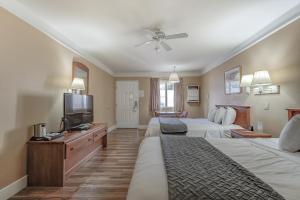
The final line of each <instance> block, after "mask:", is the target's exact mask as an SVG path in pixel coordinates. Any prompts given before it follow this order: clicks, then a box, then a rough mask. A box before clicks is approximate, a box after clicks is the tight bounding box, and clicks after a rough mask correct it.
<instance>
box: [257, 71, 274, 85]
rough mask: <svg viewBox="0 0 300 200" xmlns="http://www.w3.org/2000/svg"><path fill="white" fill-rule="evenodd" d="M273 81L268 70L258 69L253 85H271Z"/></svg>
mask: <svg viewBox="0 0 300 200" xmlns="http://www.w3.org/2000/svg"><path fill="white" fill-rule="evenodd" d="M271 84H272V81H271V78H270V75H269V72H268V71H257V72H255V73H254V77H253V81H252V85H253V86H256V85H271Z"/></svg>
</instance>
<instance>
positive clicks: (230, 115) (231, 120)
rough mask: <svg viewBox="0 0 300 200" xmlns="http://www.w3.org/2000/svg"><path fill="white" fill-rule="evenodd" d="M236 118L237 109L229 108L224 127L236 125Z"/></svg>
mask: <svg viewBox="0 0 300 200" xmlns="http://www.w3.org/2000/svg"><path fill="white" fill-rule="evenodd" d="M235 117H236V111H235V109H233V108H231V107H228V108H227V109H226V114H225V117H224V119H223V121H222V125H224V126H226V125H231V124H233V123H234V121H235Z"/></svg>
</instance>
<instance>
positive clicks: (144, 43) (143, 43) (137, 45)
mask: <svg viewBox="0 0 300 200" xmlns="http://www.w3.org/2000/svg"><path fill="white" fill-rule="evenodd" d="M151 42H153V40H148V41H146V42H142V43H139V44H136V45H134V47H140V46H143V45H147V44H150V43H151Z"/></svg>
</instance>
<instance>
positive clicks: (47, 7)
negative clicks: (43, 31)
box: [15, 0, 300, 74]
mask: <svg viewBox="0 0 300 200" xmlns="http://www.w3.org/2000/svg"><path fill="white" fill-rule="evenodd" d="M15 2H17V3H19V6H20V5H21V6H22V9H24V10H26V12H27V13H28V14H29V13H30V15H31V18H33V17H35V18H38V20H39V22H42V23H43V25H44V26H47V27H48V29H49V30H50V29H51V30H54V31H55V33H57V34H59V35H60V36H61V37H64V38H67V39H68V41H69V42H70V43H72V44H73V45H74V46H76V48H77V49H80V51H81V52H84V53H86V55H88V56H89V58H93V60H94V61H96V62H99V63H103V64H104V65H105V66H107V67H108V68H109V69H110V70H111V71H112V72H113V73H114V74H120V73H144V72H168V71H171V70H172V68H171V66H173V65H176V66H177V70H178V71H185V72H187V71H197V72H200V71H201V70H204V69H207V67H209V66H211V67H214V66H213V64H214V63H216V62H217V61H218V60H219V61H220V60H222V59H224V58H226V56H228V55H230V53H231V52H233V51H234V50H236V49H237V48H238V47H242V46H241V45H242V44H246V43H245V42H247V41H248V42H249V39H251V38H254V36H255V35H256V34H257V33H261V31H262V30H265V28H266V27H268V26H269V27H270V26H271V25H272V23H273V24H274V23H275V22H276V20H277V21H278V18H279V17H281V16H282V15H283V14H285V13H287V12H288V11H289V10H290V9H292V8H295V7H296V6H297V5H298V7H299V3H300V0H251V1H246V0H76V1H74V0H16V1H15ZM149 27H152V28H153V27H156V28H161V29H162V30H163V31H164V32H165V33H166V34H174V33H180V32H186V33H188V34H189V37H188V38H187V39H178V40H170V41H168V44H169V45H170V46H171V47H172V48H173V51H170V52H165V51H160V52H159V53H157V52H155V51H154V47H153V46H152V45H148V46H143V47H140V48H134V47H133V46H134V45H135V44H137V43H140V42H143V41H145V40H147V39H148V38H147V34H146V33H145V31H144V30H143V29H144V28H149ZM53 36H54V37H55V34H54V35H53ZM148 37H149V36H148Z"/></svg>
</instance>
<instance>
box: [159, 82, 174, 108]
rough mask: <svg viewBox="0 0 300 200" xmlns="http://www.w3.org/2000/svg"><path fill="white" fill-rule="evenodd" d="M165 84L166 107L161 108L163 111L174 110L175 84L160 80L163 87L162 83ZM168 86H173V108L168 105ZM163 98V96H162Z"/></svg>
mask: <svg viewBox="0 0 300 200" xmlns="http://www.w3.org/2000/svg"><path fill="white" fill-rule="evenodd" d="M162 82H163V83H164V90H165V94H164V95H165V105H166V106H164V107H160V108H161V109H174V107H175V106H174V104H175V84H174V83H172V82H169V81H168V80H160V82H159V84H160V85H161V83H162ZM168 84H172V85H173V91H174V97H173V101H174V102H173V106H172V107H171V106H169V105H168ZM160 97H161V96H160Z"/></svg>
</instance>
